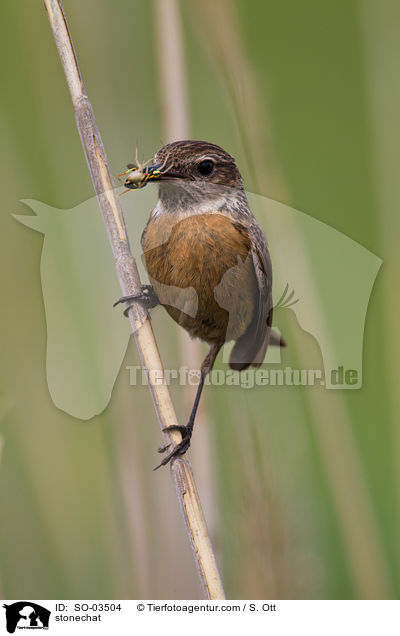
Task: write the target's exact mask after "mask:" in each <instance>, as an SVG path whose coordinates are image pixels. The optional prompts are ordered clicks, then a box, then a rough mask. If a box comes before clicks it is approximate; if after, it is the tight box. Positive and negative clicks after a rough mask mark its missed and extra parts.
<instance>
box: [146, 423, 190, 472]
mask: <svg viewBox="0 0 400 636" xmlns="http://www.w3.org/2000/svg"><path fill="white" fill-rule="evenodd" d="M163 430H164V431H179V433H180V434H181V435H182V440H181V441H180V442H179V444H177V445H176V446H175V447H174V448H173V450H172V451H171V452H170V453H169V454H168V455H167V456H166V457H164V459H163V460H162V462H160V463H159V464H158V466H156V467H155V468H154V470H157V468H160V467H161V466H166V465H167V464H168V463H169V462H170V461H171V460H172V459H174V458H175V457H180V456H181V455H184V454H185V453H186V451H187V450H188V448H189V446H190V440H191V437H192V433H193V426H192V425H191V424H190V423H189V424H188V425H187V426H179V425H176V426H167V427H166V428H164V429H163ZM170 446H171V444H164V445H163V446H160V448H159V449H158V452H159V453H165V451H166V450H167V449H168V448H169V447H170Z"/></svg>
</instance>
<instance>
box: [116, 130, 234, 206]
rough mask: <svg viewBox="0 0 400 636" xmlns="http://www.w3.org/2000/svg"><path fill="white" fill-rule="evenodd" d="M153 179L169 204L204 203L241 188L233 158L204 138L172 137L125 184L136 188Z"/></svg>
mask: <svg viewBox="0 0 400 636" xmlns="http://www.w3.org/2000/svg"><path fill="white" fill-rule="evenodd" d="M150 181H155V182H157V183H158V185H159V196H160V200H161V201H162V202H163V203H164V205H167V206H168V207H171V206H172V207H175V208H176V207H177V206H178V207H181V206H189V207H191V206H192V205H199V204H202V205H203V204H204V203H205V202H206V201H208V202H212V201H215V200H216V199H222V198H224V197H228V198H231V197H232V196H235V194H236V193H237V192H239V191H240V192H243V184H242V178H241V176H240V172H239V170H238V168H237V166H236V163H235V160H234V158H233V157H232V156H231V155H230V154H229V153H227V152H226V151H225V150H224V149H223V148H221V147H220V146H217V145H215V144H212V143H209V142H206V141H191V140H185V141H175V142H173V143H170V144H167V145H166V146H163V147H162V148H160V150H158V152H157V153H156V154H155V157H154V163H152V164H151V165H148V166H146V167H144V168H141V169H139V170H137V169H136V170H135V169H133V170H132V171H131V172H129V173H128V176H127V178H126V180H125V186H126V187H127V188H129V189H137V188H141V187H143V186H144V185H146V184H147V183H148V182H150Z"/></svg>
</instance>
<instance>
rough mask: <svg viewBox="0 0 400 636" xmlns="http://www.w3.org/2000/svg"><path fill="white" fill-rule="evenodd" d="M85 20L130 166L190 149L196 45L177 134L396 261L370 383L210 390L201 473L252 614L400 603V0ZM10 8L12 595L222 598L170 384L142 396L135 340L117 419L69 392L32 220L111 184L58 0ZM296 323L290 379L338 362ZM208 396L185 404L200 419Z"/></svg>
mask: <svg viewBox="0 0 400 636" xmlns="http://www.w3.org/2000/svg"><path fill="white" fill-rule="evenodd" d="M161 5H162V6H161ZM64 8H65V12H66V14H67V18H68V21H69V26H70V30H71V34H72V38H73V40H74V44H75V48H76V51H77V55H78V59H79V62H80V67H81V71H82V74H83V79H84V82H85V85H86V89H87V92H88V95H89V98H90V100H91V102H92V105H93V108H94V111H95V114H96V118H97V123H98V125H99V128H100V131H101V134H102V136H103V141H104V144H105V147H106V150H107V154H108V157H109V160H110V164H111V167H112V170H113V172H114V173H117V172H120V171H121V169H122V168H123V166H124V165H125V163H126V162H127V161H131V160H132V159H134V147H135V144H136V139H138V141H139V147H140V152H141V154H142V156H143V157H147V156H151V155H152V154H153V153H154V151H155V150H156V149H157V148H158V147H160V146H161V145H162V143H163V142H166V141H167V140H169V138H170V136H171V134H172V133H171V130H172V129H173V124H171V121H170V122H169V123H168V118H170V119H171V112H168V108H170V107H169V106H168V100H166V98H165V94H164V93H163V91H164V92H165V81H164V82H163V80H165V78H166V77H167V78H169V72H171V73H173V71H175V70H176V68H175V66H176V65H174V68H173V69H172V68H170V69H169V68H168V63H169V61H170V59H171V58H170V55H171V49H170V48H168V47H170V46H172V53H173V46H174V44H176V43H177V42H178V44H179V43H180V44H181V46H180V47H178V51H175V54H177V55H178V57H179V58H180V62H181V68H180V69H178V71H180V72H181V73H182V74H183V78H184V80H185V81H184V83H183V86H181V88H180V93H179V92H178V91H177V92H176V94H174V95H173V97H175V98H176V99H180V105H179V104H178V106H179V108H182V112H183V114H180V115H179V117H181V118H182V117H186V123H185V124H183V123H182V121H178V123H177V124H176V127H177V128H176V129H179V126H180V125H181V126H183V125H184V126H186V128H187V131H188V134H189V136H190V137H192V138H197V139H207V140H210V141H213V142H215V143H217V144H220V145H221V146H223V147H224V148H226V149H227V150H228V151H230V152H231V153H232V154H233V155H234V156H235V157H236V158H237V161H238V164H239V166H240V168H241V170H242V174H243V177H244V181H245V185H246V188H247V189H248V190H251V191H253V192H257V193H259V194H263V195H265V196H268V197H270V198H273V199H277V200H279V201H282V202H284V203H287V204H288V205H291V206H293V207H295V208H297V209H299V210H302V211H304V212H306V213H308V214H309V215H311V216H313V217H315V218H316V219H319V220H321V221H323V222H325V223H327V224H329V225H332V226H333V227H334V228H336V229H337V230H340V231H341V232H343V233H344V234H346V235H348V236H349V237H351V238H353V239H354V240H355V241H357V242H359V243H360V244H362V245H364V246H365V247H366V248H368V249H369V250H371V251H372V252H373V253H375V254H377V255H378V256H380V257H381V258H382V259H383V267H382V269H381V271H380V273H379V275H378V278H377V281H376V284H375V287H374V290H373V293H372V297H371V302H370V306H369V311H368V315H367V321H366V328H365V340H364V367H363V382H364V383H363V387H362V388H361V389H360V390H357V391H326V390H324V389H322V388H321V389H320V388H316V387H313V388H304V387H286V388H284V387H275V388H268V390H267V389H266V388H265V387H259V388H256V389H253V390H248V391H247V390H244V389H240V388H239V387H213V388H211V389H208V390H207V392H206V396H205V400H204V404H203V411H202V417H201V420H202V421H201V426H199V430H198V431H196V435H195V443H194V444H193V448H192V450H191V451H190V458H191V460H192V463H193V467H194V470H195V475H196V479H197V480H198V485H199V490H200V494H201V498H202V501H203V504H204V507H205V511H206V516H207V520H208V524H209V530H210V533H211V536H212V540H213V543H214V546H215V550H216V555H217V560H218V563H219V566H220V569H221V573H222V576H223V580H224V584H225V589H226V594H227V597H228V598H277V599H279V598H346V599H347V598H395V597H398V595H399V590H400V570H399V564H400V548H399V542H398V536H399V530H400V527H399V526H400V516H399V498H400V489H399V468H398V467H399V463H400V462H399V458H400V435H399V432H398V426H397V425H396V422H398V415H399V412H400V400H399V391H398V388H397V382H398V378H399V364H400V363H399V355H398V353H399V346H398V345H399V342H398V341H399V336H398V334H397V317H398V305H399V300H398V296H397V295H396V292H397V289H398V281H397V272H398V269H399V258H400V257H399V252H398V236H399V232H398V230H399V214H398V204H399V200H400V180H399V179H398V176H397V171H398V166H399V165H400V160H399V159H400V158H399V154H400V150H399V149H400V139H399V137H400V132H399V130H400V128H399V123H398V120H399V115H398V114H399V112H400V83H399V76H400V75H399V73H398V59H399V54H400V37H399V35H400V33H399V30H400V29H399V24H400V6H399V4H398V3H396V2H395V1H394V0H393V1H392V0H384V1H383V2H381V3H379V4H378V3H376V2H373V0H363V2H355V1H353V0H346V1H345V0H338V1H336V2H323V3H321V2H318V1H317V0H305V1H304V2H301V3H299V2H295V0H291V1H288V0H283V1H282V2H279V3H277V2H273V1H272V0H263V1H262V0H251V1H250V2H248V1H246V0H218V1H217V2H212V1H211V0H205V1H204V2H201V3H199V2H195V1H194V0H181V2H180V3H176V2H174V1H173V0H158V1H155V0H153V1H151V2H139V1H138V0H114V1H113V2H111V1H108V0H86V1H85V2H79V1H78V0H65V2H64ZM0 14H1V20H0V24H1V30H2V33H1V37H0V47H1V55H0V68H1V75H2V77H1V86H2V91H1V97H0V109H1V110H0V130H1V140H2V141H1V146H0V154H1V159H2V164H1V165H2V177H3V186H2V193H3V196H4V199H3V204H2V214H1V240H2V249H1V252H0V258H1V268H0V271H1V280H2V298H3V302H2V310H1V318H0V320H1V329H0V338H1V365H0V373H1V375H0V426H1V428H0V432H1V440H2V456H1V463H0V510H1V523H0V581H1V590H2V595H3V597H4V598H34V599H40V598H43V599H45V598H47V599H48V598H54V599H58V598H77V599H78V598H86V599H96V598H98V599H106V598H107V599H121V598H160V599H163V598H200V597H201V589H200V585H199V583H198V580H197V574H196V571H195V566H194V564H193V560H192V555H191V551H190V548H189V545H188V541H187V538H186V535H185V531H184V527H183V522H182V519H181V517H180V511H179V509H178V504H177V502H176V499H175V493H174V490H173V486H172V483H171V480H170V477H169V474H168V470H164V471H157V472H156V473H153V472H152V467H153V466H154V465H155V462H156V461H157V457H156V453H155V449H156V448H157V446H158V445H159V443H160V434H159V432H158V429H157V425H156V419H155V415H154V411H153V407H152V403H151V399H150V396H149V393H148V390H147V389H146V388H145V387H130V386H129V382H128V379H129V378H128V373H127V371H126V368H125V367H126V365H136V364H138V356H137V353H136V349H135V346H134V343H133V342H132V341H131V342H130V345H129V347H128V350H127V353H126V356H125V359H124V363H123V365H122V367H121V371H120V373H119V376H118V379H117V383H116V385H115V388H114V391H113V395H112V399H111V402H110V404H109V406H108V407H107V409H106V410H105V412H104V413H102V414H101V415H99V416H97V417H95V418H93V419H91V420H89V421H85V422H84V421H80V420H78V419H75V418H73V417H71V416H69V415H67V414H66V413H63V412H62V411H60V410H58V409H57V408H56V407H55V406H54V405H53V403H52V401H51V398H50V396H49V393H48V389H47V384H46V375H45V360H46V320H45V313H44V305H43V300H42V291H41V281H40V257H41V251H42V246H43V236H42V235H41V234H39V233H35V232H32V230H30V229H29V228H26V227H23V226H22V225H20V224H18V223H17V222H16V221H15V220H14V219H13V218H12V216H11V214H12V213H19V214H25V213H26V214H29V213H30V212H29V210H28V208H27V207H26V206H25V205H23V204H22V203H20V200H21V199H24V198H32V199H38V200H41V201H45V202H46V203H48V204H49V205H52V206H55V207H57V208H68V209H70V208H73V207H74V206H76V205H77V204H79V203H81V202H82V201H84V200H86V199H88V198H89V197H91V196H92V195H93V190H92V184H91V181H90V178H89V173H88V170H87V167H86V162H85V159H84V156H83V152H82V148H81V144H80V139H79V135H78V132H77V130H76V125H75V121H74V115H73V110H72V106H71V100H70V97H69V94H68V90H67V86H66V82H65V79H64V76H63V73H62V69H61V65H60V61H59V58H58V55H57V52H56V48H55V44H54V41H53V38H52V34H51V30H50V27H49V23H48V19H47V16H46V12H45V11H44V8H43V4H42V2H29V1H27V0H25V1H22V2H14V3H4V2H3V3H1V6H0ZM165 16H167V18H166V17H165ZM162 29H164V30H163V31H162ZM162 33H163V35H162ZM178 106H176V108H178ZM172 119H173V114H172ZM132 196H133V195H132ZM139 231H141V228H138V232H139ZM338 258H340V254H338ZM355 293H356V290H355ZM341 309H342V308H340V307H338V311H341ZM121 320H122V318H121ZM153 325H154V329H155V332H156V336H157V340H158V342H159V346H160V349H161V353H162V356H163V358H164V361H165V363H166V365H167V366H168V367H169V368H173V367H174V366H177V365H179V364H187V359H185V353H184V350H185V346H186V344H185V341H183V340H182V338H183V336H181V335H180V334H179V333H178V327H177V326H176V325H175V324H174V323H172V321H171V320H169V319H167V318H166V317H165V314H163V312H162V311H161V310H157V311H156V312H155V313H154V317H153ZM279 326H280V327H281V330H282V331H283V332H284V333H285V337H286V338H287V340H288V341H289V343H290V346H289V348H288V349H287V350H285V352H284V363H285V364H288V365H290V366H293V367H300V366H301V367H303V368H308V367H311V368H312V367H313V366H314V367H315V365H317V362H318V361H319V355H320V353H319V350H318V347H316V346H315V342H314V341H313V339H312V338H311V337H310V336H309V335H308V334H306V333H305V332H302V333H299V330H298V329H297V330H296V321H295V318H294V314H293V312H291V311H287V312H286V316H282V318H280V320H279ZM94 329H95V326H94ZM203 350H204V347H202V346H201V345H200V351H201V352H203ZM192 353H193V352H192ZM316 360H317V362H316ZM220 364H221V363H220ZM193 390H194V389H193V387H185V388H181V387H177V386H174V387H172V392H173V398H174V402H175V404H176V408H177V411H178V415H179V417H180V419H182V420H183V419H184V418H185V416H186V414H187V411H188V404H189V400H190V399H191V398H192V395H193Z"/></svg>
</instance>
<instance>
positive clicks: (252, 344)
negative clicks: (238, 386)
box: [229, 225, 273, 371]
mask: <svg viewBox="0 0 400 636" xmlns="http://www.w3.org/2000/svg"><path fill="white" fill-rule="evenodd" d="M251 243H252V249H251V254H252V259H253V270H254V276H255V279H256V281H257V286H256V289H257V293H256V298H255V304H254V314H253V318H252V320H251V323H250V325H249V326H248V328H247V329H246V331H245V333H244V334H243V335H242V336H240V338H239V339H238V340H237V341H236V343H235V346H234V347H233V349H232V353H231V356H230V359H229V366H230V367H231V369H235V370H237V371H242V370H244V369H247V367H249V366H250V365H251V366H254V367H259V366H260V365H261V364H262V362H263V360H264V357H265V353H266V351H267V348H268V343H269V338H270V333H271V325H272V306H273V305H272V265H271V259H270V256H269V251H268V245H267V241H266V238H265V236H264V232H263V231H262V229H261V228H260V227H259V226H258V225H256V226H255V227H254V228H252V232H251Z"/></svg>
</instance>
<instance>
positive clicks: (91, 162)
mask: <svg viewBox="0 0 400 636" xmlns="http://www.w3.org/2000/svg"><path fill="white" fill-rule="evenodd" d="M44 4H45V7H46V10H47V13H48V16H49V20H50V24H51V28H52V31H53V35H54V39H55V42H56V45H57V49H58V52H59V55H60V58H61V63H62V66H63V69H64V73H65V76H66V80H67V84H68V87H69V90H70V93H71V98H72V102H73V106H74V110H75V117H76V122H77V126H78V130H79V134H80V137H81V141H82V146H83V149H84V152H85V156H86V160H87V163H88V166H89V171H90V174H91V177H92V181H93V186H94V189H95V192H96V196H97V199H98V202H99V206H100V209H101V212H102V215H103V220H104V224H105V226H106V229H107V233H108V236H109V239H110V243H111V248H112V251H113V255H114V261H115V268H116V271H117V275H118V279H119V282H120V285H121V290H122V294H123V295H124V296H130V295H133V294H135V293H138V291H139V290H140V285H141V283H140V278H139V273H138V270H137V266H136V261H135V259H134V258H133V256H132V253H131V250H130V246H129V241H128V235H127V232H126V227H125V221H124V218H123V215H122V210H121V207H120V205H119V202H118V200H117V198H116V195H115V192H114V188H113V183H112V178H111V174H110V170H109V166H108V161H107V157H106V153H105V150H104V148H103V143H102V140H101V136H100V132H99V130H98V128H97V125H96V121H95V117H94V113H93V109H92V106H91V104H90V102H89V99H88V97H87V95H86V92H85V88H84V85H83V81H82V77H81V74H80V70H79V66H78V61H77V58H76V54H75V51H74V47H73V43H72V39H71V36H70V34H69V30H68V25H67V21H66V17H65V14H64V10H63V7H62V3H61V1H60V0H44ZM129 320H130V323H131V327H132V333H133V334H134V337H135V341H136V345H137V347H138V351H139V355H140V358H141V362H142V365H143V367H144V368H145V369H146V370H147V371H148V372H149V388H150V392H151V395H152V398H153V402H154V407H155V410H156V414H157V418H158V421H159V424H160V427H161V430H162V429H164V428H165V427H167V426H171V425H175V424H177V419H176V414H175V411H174V407H173V404H172V401H171V396H170V393H169V389H168V386H167V384H166V383H164V382H163V381H159V379H160V378H161V379H162V380H163V379H164V369H163V366H162V363H161V359H160V355H159V352H158V347H157V344H156V341H155V338H154V334H153V330H152V327H151V323H150V319H149V316H148V313H147V311H145V309H144V308H143V307H142V306H140V304H139V303H135V304H134V305H133V307H132V308H131V309H130V311H129ZM156 378H157V380H158V381H156ZM163 435H164V439H165V441H166V443H172V444H176V443H179V441H180V435H179V433H175V432H174V433H172V434H171V433H169V432H163ZM171 473H172V476H173V480H174V484H175V490H176V494H177V497H178V500H179V503H180V506H181V509H182V512H183V516H184V520H185V525H186V529H187V533H188V536H189V539H190V543H191V546H192V550H193V555H194V559H195V562H196V565H197V568H198V572H199V576H200V580H201V582H202V585H203V589H204V591H205V594H206V595H207V597H208V598H210V599H223V598H224V591H223V587H222V582H221V579H220V575H219V572H218V568H217V564H216V561H215V556H214V553H213V549H212V546H211V542H210V539H209V536H208V531H207V526H206V523H205V519H204V515H203V512H202V508H201V504H200V501H199V498H198V495H197V490H196V486H195V483H194V477H193V473H192V470H191V467H190V465H189V463H188V462H186V461H184V460H182V459H176V460H174V461H173V462H172V463H171Z"/></svg>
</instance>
